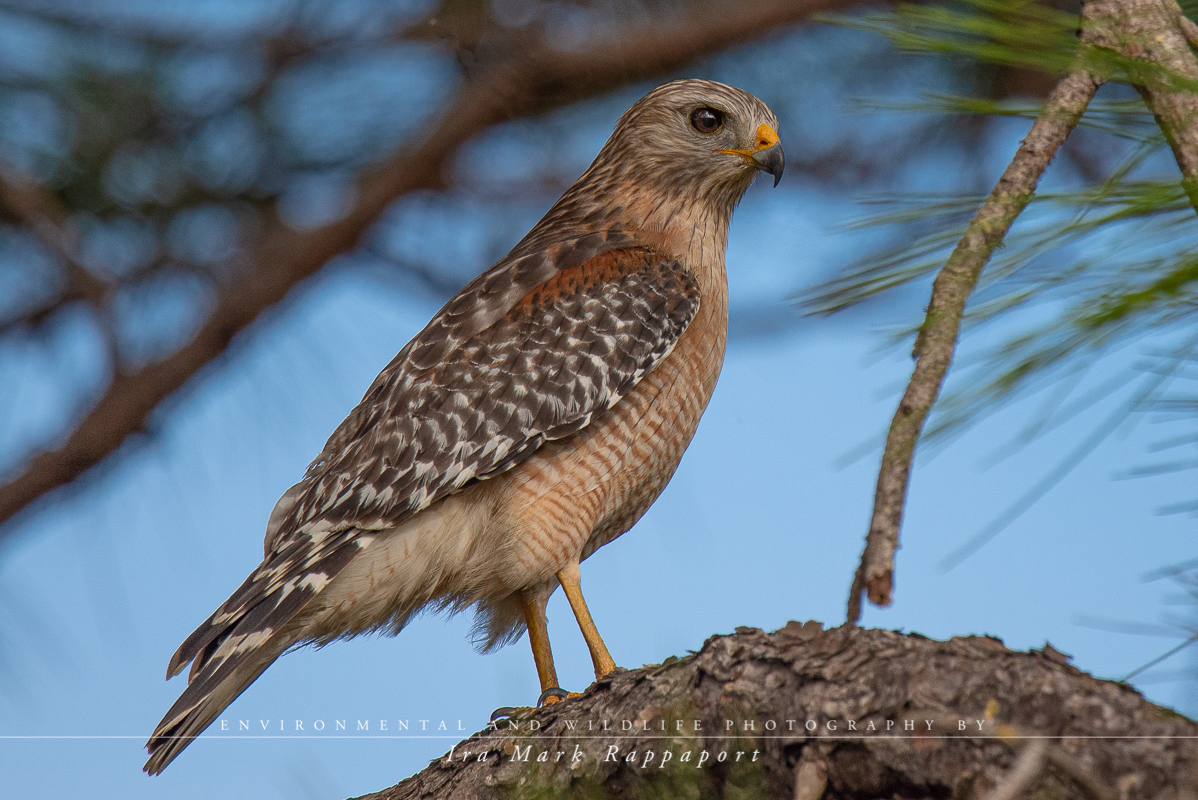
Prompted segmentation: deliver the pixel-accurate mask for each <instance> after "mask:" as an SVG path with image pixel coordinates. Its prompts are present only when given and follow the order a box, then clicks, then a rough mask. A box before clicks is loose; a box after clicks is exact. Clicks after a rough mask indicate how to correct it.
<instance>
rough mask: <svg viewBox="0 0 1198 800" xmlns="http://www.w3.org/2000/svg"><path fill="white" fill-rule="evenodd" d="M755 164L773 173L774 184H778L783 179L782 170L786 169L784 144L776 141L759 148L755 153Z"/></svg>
mask: <svg viewBox="0 0 1198 800" xmlns="http://www.w3.org/2000/svg"><path fill="white" fill-rule="evenodd" d="M753 166H755V167H757V169H759V170H761V171H762V172H768V173H769V174H771V175H773V176H774V186H777V185H778V181H780V180H782V172H783V171H784V170H785V169H786V154H785V153H783V152H782V145H781V144H780V143H778V142H775V143H774V144H772V145H770V146H769V147H767V148H765V149H764V150H758V151H757V152H756V153H754V154H753Z"/></svg>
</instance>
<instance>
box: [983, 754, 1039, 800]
mask: <svg viewBox="0 0 1198 800" xmlns="http://www.w3.org/2000/svg"><path fill="white" fill-rule="evenodd" d="M1047 762H1048V740H1047V739H1032V740H1030V741H1029V742H1028V743H1027V744H1026V745H1024V747H1023V750H1022V751H1020V753H1019V757H1018V758H1016V759H1015V763H1014V764H1012V765H1011V769H1010V770H1008V771H1007V774H1006V775H1004V776H1003V778H1002V780H1001V781H999V783H998V785H997V786H995V787H994V788H993V789H991V790H990V791H988V792H986V794H984V795H982V800H1014V798H1015V797H1017V796H1019V793H1020V792H1022V791H1023V790H1024V789H1030V788H1031V787H1032V785H1033V784H1034V783H1035V781H1036V779H1037V778H1039V777H1040V775H1041V774H1043V772H1044V766H1045V764H1046V763H1047Z"/></svg>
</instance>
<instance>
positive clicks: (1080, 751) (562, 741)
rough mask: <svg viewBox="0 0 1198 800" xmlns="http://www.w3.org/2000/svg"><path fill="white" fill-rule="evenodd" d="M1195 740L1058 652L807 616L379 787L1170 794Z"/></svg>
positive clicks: (486, 792)
mask: <svg viewBox="0 0 1198 800" xmlns="http://www.w3.org/2000/svg"><path fill="white" fill-rule="evenodd" d="M1195 736H1198V724H1196V723H1194V722H1192V721H1191V720H1188V719H1186V718H1184V717H1182V716H1181V715H1179V714H1174V713H1172V712H1169V711H1167V710H1166V709H1163V708H1160V707H1158V706H1155V705H1153V704H1152V703H1149V702H1148V701H1146V700H1144V698H1143V697H1141V696H1140V695H1139V693H1138V692H1136V691H1135V690H1134V689H1132V688H1130V687H1128V686H1126V685H1124V684H1119V683H1114V682H1111V681H1100V680H1095V679H1094V678H1092V677H1091V676H1089V675H1087V674H1085V673H1083V672H1081V671H1079V670H1077V669H1075V668H1074V667H1072V666H1071V665H1070V664H1069V663H1068V660H1067V658H1066V657H1064V656H1062V655H1061V654H1060V653H1058V652H1056V651H1055V650H1053V649H1052V648H1050V647H1046V648H1045V649H1044V650H1043V651H1032V652H1030V653H1016V652H1012V651H1010V650H1007V649H1006V648H1005V647H1003V645H1002V643H1001V642H999V641H998V640H997V639H991V638H989V637H983V636H970V637H956V638H953V639H951V640H949V641H947V642H937V641H933V640H931V639H926V638H924V637H922V636H919V635H918V634H911V635H906V636H904V635H902V634H899V633H896V632H892V631H880V630H865V629H862V628H856V627H853V626H848V625H846V626H843V627H841V628H837V629H834V630H829V631H824V630H821V626H820V624H819V623H816V622H808V623H806V624H802V625H800V624H799V623H797V622H791V623H789V624H787V625H786V627H784V628H782V629H781V630H779V631H776V632H774V633H771V634H766V633H762V632H761V631H758V630H755V629H752V628H739V629H737V633H736V634H735V635H733V636H716V637H713V638H711V639H709V640H708V641H707V642H706V643H705V644H704V645H703V647H702V649H701V650H700V651H699V652H698V653H696V654H694V655H690V656H687V657H685V658H682V659H675V658H670V659H667V660H666V661H665V663H663V664H660V665H656V664H655V665H650V666H646V667H643V668H641V669H637V670H633V671H630V672H618V673H616V674H615V675H613V676H612V677H610V678H608V679H605V680H603V681H601V682H599V683H598V684H596V685H594V686H592V687H591V688H589V689H588V690H587V691H586V692H585V693H584V694H583V695H582V696H581V697H577V698H573V699H570V700H566V701H564V702H562V703H558V704H556V705H553V706H549V707H546V708H542V709H540V710H537V711H535V712H532V711H531V710H530V712H529V713H528V714H527V715H525V716H522V717H519V718H515V719H512V720H501V721H499V722H498V723H497V725H496V727H495V728H493V729H489V730H485V731H482V732H480V733H478V734H475V735H474V736H471V737H470V738H469V739H467V740H466V741H464V742H461V743H459V744H457V745H455V746H454V747H453V748H452V750H451V751H450V752H449V753H447V754H446V755H445V756H443V757H442V758H439V759H437V760H436V761H435V762H433V763H432V764H430V765H429V766H428V767H427V768H426V769H425V770H423V771H422V772H420V773H419V774H418V775H415V776H413V777H411V778H408V779H407V780H405V781H401V782H400V783H399V784H397V785H396V786H393V787H391V788H390V789H386V790H384V791H382V792H379V793H377V794H373V795H369V798H370V800H407V799H408V798H422V799H423V800H443V799H447V798H453V800H484V799H485V800H491V799H492V798H503V797H560V798H583V797H654V796H670V797H673V796H686V797H739V796H749V797H795V798H800V800H818V798H820V797H825V798H856V799H857V800H875V799H877V800H881V798H894V797H983V796H984V797H987V798H998V797H1013V796H1022V795H1018V791H1019V790H1021V789H1022V790H1029V789H1034V790H1036V796H1043V797H1054V798H1060V800H1098V799H1099V798H1102V800H1107V798H1113V797H1114V794H1115V793H1114V792H1113V791H1111V790H1109V789H1107V788H1106V787H1116V786H1117V787H1120V789H1119V797H1120V798H1123V800H1156V799H1157V798H1163V797H1184V796H1188V794H1187V793H1188V792H1189V791H1192V790H1193V789H1194V787H1195V783H1194V775H1193V773H1192V772H1191V770H1192V769H1193V766H1194V764H1195V762H1196V760H1198V750H1196V748H1195V745H1194V742H1193V741H1192V740H1191V738H1190V737H1195ZM1121 737H1122V738H1121ZM576 748H577V749H576ZM1066 751H1067V752H1066ZM542 753H544V754H545V756H544V757H543V758H538V757H539V756H541V754H542ZM558 753H561V756H558ZM688 753H689V755H687V754H688ZM704 753H705V754H706V757H704V755H703V754H704ZM721 753H723V754H725V755H724V756H723V757H721V755H720V754H721ZM737 753H740V754H741V755H739V756H738V755H737ZM701 759H702V760H701ZM1066 762H1067V763H1068V766H1067V767H1065V768H1062V767H1061V766H1060V765H1061V764H1062V763H1066ZM1079 772H1080V773H1082V774H1083V780H1081V781H1079V780H1078V779H1077V777H1076V773H1079ZM1028 796H1030V795H1028ZM363 800H365V798H363Z"/></svg>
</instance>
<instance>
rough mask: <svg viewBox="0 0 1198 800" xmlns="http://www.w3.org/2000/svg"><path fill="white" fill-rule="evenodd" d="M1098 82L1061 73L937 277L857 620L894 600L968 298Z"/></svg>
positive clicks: (853, 615)
mask: <svg viewBox="0 0 1198 800" xmlns="http://www.w3.org/2000/svg"><path fill="white" fill-rule="evenodd" d="M1099 82H1100V81H1099V79H1098V78H1096V77H1094V76H1093V75H1091V74H1089V73H1088V72H1086V71H1085V70H1081V69H1079V70H1077V71H1075V72H1071V73H1070V74H1068V75H1066V76H1065V77H1064V78H1062V79H1061V81H1060V83H1058V84H1057V86H1056V88H1054V89H1053V91H1052V93H1051V94H1050V95H1049V96H1048V101H1047V102H1046V103H1045V105H1044V110H1043V111H1042V112H1041V113H1040V116H1039V117H1038V118H1037V119H1036V121H1035V123H1033V124H1032V128H1031V130H1030V131H1029V132H1028V134H1027V137H1026V138H1025V139H1024V140H1023V142H1022V143H1021V144H1020V146H1019V149H1018V150H1017V151H1016V153H1015V157H1014V158H1013V159H1012V160H1011V163H1010V164H1009V165H1008V166H1007V169H1006V171H1005V172H1003V174H1002V177H1001V178H1000V179H999V181H998V183H997V184H996V185H995V187H994V190H993V191H992V192H991V193H990V196H989V197H988V198H987V199H986V202H985V203H984V204H983V205H982V207H981V209H979V210H978V213H977V216H975V217H974V218H973V220H972V221H971V222H970V223H969V227H968V228H967V229H966V231H965V235H964V236H962V237H961V241H960V242H959V243H958V244H957V247H956V249H955V250H953V253H952V255H951V256H949V259H948V262H947V263H946V264H945V265H944V267H943V269H941V270H940V274H939V275H937V276H936V280H935V282H934V283H933V285H932V298H931V301H930V302H929V303H928V310H927V316H926V318H925V320H924V324H923V327H922V328H921V329H920V333H919V336H918V338H917V339H916V340H915V348H914V352H913V355H914V357H915V359H916V361H915V370H914V372H913V373H912V375H911V380H910V382H909V383H908V384H907V390H906V391H905V392H904V393H903V399H902V400H901V401H900V402H899V406H898V409H897V410H896V411H895V414H894V419H893V420H892V421H891V423H890V431H889V432H888V433H887V436H886V448H885V450H884V452H883V455H882V466H881V469H880V470H879V472H878V485H877V491H876V494H875V496H874V510H873V518H872V519H871V521H870V526H869V533H868V535H867V536H866V540H865V550H864V552H863V553H862V554H861V564H860V566H859V567H858V568H857V572H856V575H855V576H854V577H853V586H852V588H851V589H850V590H849V603H848V621H849V622H852V623H855V622H856V621H857V620H858V619H860V617H861V593H862V592H863V591H864V592H868V595H869V599H870V602H872V603H874V604H876V605H880V606H885V605H889V604H890V600H891V593H892V591H893V583H894V578H893V574H894V553H895V550H897V549H898V544H899V527H900V525H901V524H902V518H903V508H904V504H905V502H906V496H907V485H908V483H909V480H910V473H911V461H912V458H913V456H914V453H915V444H916V442H917V441H918V439H919V435H920V433H921V431H922V430H923V425H924V421H925V420H926V418H927V415H928V412H929V411H930V410H931V408H932V404H933V403H935V402H936V398H937V397H938V396H939V394H940V388H941V386H942V385H943V383H944V376H945V373H946V372H947V371H948V367H949V364H951V363H952V359H953V352H954V350H955V349H956V346H957V336H958V334H959V333H960V329H961V316H962V314H963V313H964V311H965V301H966V300H967V299H968V298H969V295H970V293H971V292H972V291H973V288H974V286H975V285H976V284H977V281H978V276H979V275H980V274H981V271H982V267H984V266H985V265H986V262H987V261H989V259H990V254H991V253H992V252H993V251H994V248H995V247H997V246H998V245H999V243H1000V242H1002V240H1003V237H1004V236H1006V233H1007V229H1008V228H1010V226H1011V223H1012V222H1014V221H1015V218H1016V217H1017V216H1019V213H1020V212H1021V211H1023V208H1024V206H1026V205H1027V203H1028V201H1029V200H1030V199H1031V197H1032V194H1033V193H1034V192H1035V190H1036V184H1037V183H1039V181H1040V176H1041V175H1043V174H1044V170H1045V169H1046V168H1047V167H1048V164H1049V162H1050V161H1052V159H1053V156H1054V155H1056V152H1057V149H1058V148H1059V147H1060V146H1061V144H1062V143H1064V141H1065V139H1066V137H1068V135H1069V132H1070V131H1071V130H1073V127H1074V126H1075V125H1076V124H1077V122H1078V120H1079V119H1081V115H1082V113H1083V112H1084V111H1085V110H1086V106H1087V105H1089V103H1090V100H1091V98H1093V97H1094V93H1095V91H1097V89H1098V85H1099Z"/></svg>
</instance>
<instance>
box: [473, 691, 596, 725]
mask: <svg viewBox="0 0 1198 800" xmlns="http://www.w3.org/2000/svg"><path fill="white" fill-rule="evenodd" d="M581 696H582V695H581V694H579V693H578V692H567V691H566V690H565V689H559V688H558V687H556V686H553V687H550V688H548V689H546V690H545V691H543V692H541V696H540V697H538V698H537V705H536V708H533V707H532V706H516V707H515V708H513V707H511V706H504V707H503V708H497V709H495V710H494V711H492V712H491V722H495V721H496V720H499V719H509V718H515V717H526V716H531V715H533V714H535V713H536V711H537V709H539V708H544V707H545V706H551V705H553V704H554V703H560V702H562V701H563V700H569V699H570V698H571V697H581Z"/></svg>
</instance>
